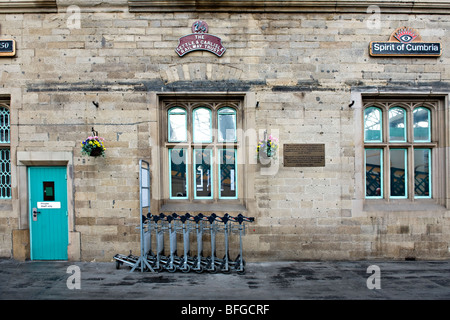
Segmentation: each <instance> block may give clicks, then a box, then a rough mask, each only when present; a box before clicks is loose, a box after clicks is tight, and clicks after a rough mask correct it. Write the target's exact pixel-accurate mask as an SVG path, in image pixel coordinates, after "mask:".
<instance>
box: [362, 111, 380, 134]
mask: <svg viewBox="0 0 450 320" xmlns="http://www.w3.org/2000/svg"><path fill="white" fill-rule="evenodd" d="M381 128H382V127H381V110H380V109H378V108H375V107H370V108H367V109H366V110H365V111H364V141H367V142H381V141H382V135H381V132H382V131H381Z"/></svg>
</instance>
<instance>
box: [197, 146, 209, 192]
mask: <svg viewBox="0 0 450 320" xmlns="http://www.w3.org/2000/svg"><path fill="white" fill-rule="evenodd" d="M211 162H212V150H210V149H201V150H200V149H195V150H194V168H195V198H204V199H212V197H213V194H212V185H213V184H212V176H213V174H212V167H211Z"/></svg>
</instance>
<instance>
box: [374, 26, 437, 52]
mask: <svg viewBox="0 0 450 320" xmlns="http://www.w3.org/2000/svg"><path fill="white" fill-rule="evenodd" d="M369 49H370V55H371V56H373V57H380V56H381V57H385V56H394V57H408V56H413V57H439V56H440V55H441V54H442V45H441V43H440V42H423V41H422V37H421V36H420V35H419V33H418V32H417V30H415V29H413V28H408V27H401V28H398V29H397V30H395V31H394V32H393V33H392V34H391V37H390V38H389V41H387V42H386V41H384V42H382V41H372V42H371V43H370V48H369Z"/></svg>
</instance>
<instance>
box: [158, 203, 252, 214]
mask: <svg viewBox="0 0 450 320" xmlns="http://www.w3.org/2000/svg"><path fill="white" fill-rule="evenodd" d="M246 211H247V209H246V208H245V206H243V205H242V204H222V203H211V204H208V203H166V204H164V205H162V206H161V209H160V212H166V213H167V212H178V213H181V212H184V213H185V212H189V213H205V214H207V213H209V212H214V213H217V214H219V215H220V214H221V213H229V214H231V215H233V214H235V213H243V212H246ZM155 214H156V213H155Z"/></svg>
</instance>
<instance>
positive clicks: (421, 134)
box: [413, 107, 431, 142]
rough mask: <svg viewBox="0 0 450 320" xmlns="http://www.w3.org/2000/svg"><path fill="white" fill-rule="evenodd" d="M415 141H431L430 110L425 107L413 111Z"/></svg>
mask: <svg viewBox="0 0 450 320" xmlns="http://www.w3.org/2000/svg"><path fill="white" fill-rule="evenodd" d="M413 129H414V142H430V141H431V130H430V129H431V125H430V110H428V109H427V108H424V107H417V108H414V111H413Z"/></svg>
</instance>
